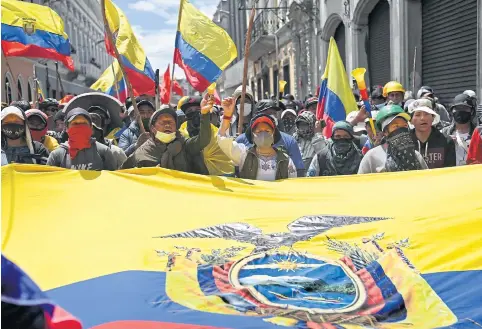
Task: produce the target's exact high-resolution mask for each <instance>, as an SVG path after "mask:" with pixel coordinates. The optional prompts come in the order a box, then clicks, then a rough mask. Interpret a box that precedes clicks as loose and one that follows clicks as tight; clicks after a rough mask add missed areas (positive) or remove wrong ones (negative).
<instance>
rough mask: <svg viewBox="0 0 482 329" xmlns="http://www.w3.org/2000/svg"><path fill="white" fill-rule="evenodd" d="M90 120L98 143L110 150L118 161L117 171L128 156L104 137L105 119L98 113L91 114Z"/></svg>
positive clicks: (93, 135)
mask: <svg viewBox="0 0 482 329" xmlns="http://www.w3.org/2000/svg"><path fill="white" fill-rule="evenodd" d="M89 112H90V111H89ZM90 118H91V120H92V137H94V138H95V140H96V141H97V142H99V143H101V144H104V145H105V146H107V147H108V148H109V149H110V151H111V152H112V155H113V156H114V159H115V161H116V165H115V167H116V169H119V168H120V167H121V166H122V164H123V163H124V162H125V161H126V160H127V156H126V154H125V153H124V151H123V150H122V149H121V148H120V147H118V146H116V145H114V143H113V142H112V141H110V140H109V139H107V138H105V137H104V131H105V128H104V125H105V122H104V120H103V117H101V116H100V115H99V114H97V113H90Z"/></svg>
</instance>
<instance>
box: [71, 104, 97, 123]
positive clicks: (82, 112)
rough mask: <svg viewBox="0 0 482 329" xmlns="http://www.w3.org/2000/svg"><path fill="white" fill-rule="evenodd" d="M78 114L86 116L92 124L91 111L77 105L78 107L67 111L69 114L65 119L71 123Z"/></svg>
mask: <svg viewBox="0 0 482 329" xmlns="http://www.w3.org/2000/svg"><path fill="white" fill-rule="evenodd" d="M78 116H83V117H84V118H86V119H87V121H89V123H90V124H92V119H91V118H90V114H89V112H87V111H86V110H84V109H83V108H80V107H76V108H74V109H72V110H70V111H69V113H67V115H66V117H65V121H66V122H67V123H69V122H71V121H72V120H74V119H75V118H76V117H78Z"/></svg>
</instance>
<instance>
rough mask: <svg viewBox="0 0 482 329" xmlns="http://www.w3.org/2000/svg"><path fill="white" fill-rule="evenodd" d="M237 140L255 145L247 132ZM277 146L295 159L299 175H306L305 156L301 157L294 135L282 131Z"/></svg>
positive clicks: (247, 144) (249, 145)
mask: <svg viewBox="0 0 482 329" xmlns="http://www.w3.org/2000/svg"><path fill="white" fill-rule="evenodd" d="M236 142H237V143H240V144H244V145H246V146H247V147H252V146H253V145H252V144H250V143H249V142H248V140H247V139H246V135H245V134H241V135H239V136H238V138H236ZM274 146H275V147H277V148H282V149H284V150H285V151H286V153H288V155H289V156H290V158H291V160H292V161H293V163H294V165H295V166H296V171H297V174H298V177H304V174H305V165H304V163H303V158H302V157H301V152H300V148H299V147H298V143H296V140H295V139H294V138H293V136H291V135H288V134H286V133H284V132H281V140H280V141H279V142H278V143H276V144H275V145H274Z"/></svg>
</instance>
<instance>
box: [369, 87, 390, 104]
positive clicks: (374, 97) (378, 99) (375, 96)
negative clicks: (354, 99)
mask: <svg viewBox="0 0 482 329" xmlns="http://www.w3.org/2000/svg"><path fill="white" fill-rule="evenodd" d="M370 102H371V104H372V106H373V107H375V108H376V109H374V110H380V109H381V108H382V107H383V106H385V104H386V102H387V99H386V98H385V97H384V96H383V86H373V87H372V93H371V95H370Z"/></svg>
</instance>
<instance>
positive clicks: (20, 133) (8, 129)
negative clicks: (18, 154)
mask: <svg viewBox="0 0 482 329" xmlns="http://www.w3.org/2000/svg"><path fill="white" fill-rule="evenodd" d="M2 132H3V134H4V135H5V136H7V138H9V139H19V138H20V137H24V136H25V126H24V125H21V124H18V123H7V124H2Z"/></svg>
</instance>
